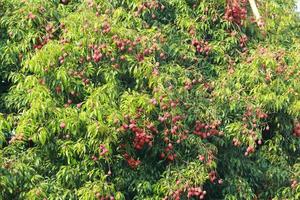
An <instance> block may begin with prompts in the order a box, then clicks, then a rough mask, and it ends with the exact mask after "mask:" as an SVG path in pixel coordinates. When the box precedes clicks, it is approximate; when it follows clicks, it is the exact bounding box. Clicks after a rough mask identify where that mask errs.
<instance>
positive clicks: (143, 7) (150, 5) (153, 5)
mask: <svg viewBox="0 0 300 200" xmlns="http://www.w3.org/2000/svg"><path fill="white" fill-rule="evenodd" d="M152 9H154V10H158V9H160V10H161V11H163V10H164V9H165V6H164V5H162V4H160V3H159V2H158V1H156V0H153V1H148V2H144V3H142V4H140V5H139V6H138V8H137V11H135V13H134V15H135V16H136V17H137V16H139V15H140V14H142V13H143V12H145V11H147V10H148V11H151V10H152ZM151 18H152V19H156V15H155V14H154V13H152V15H151Z"/></svg>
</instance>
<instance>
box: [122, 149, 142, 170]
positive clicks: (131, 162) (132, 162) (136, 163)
mask: <svg viewBox="0 0 300 200" xmlns="http://www.w3.org/2000/svg"><path fill="white" fill-rule="evenodd" d="M123 156H124V158H125V159H126V161H127V163H128V165H129V166H130V167H131V168H132V169H136V168H137V167H138V166H139V165H140V164H141V161H140V160H135V159H134V158H133V157H131V156H129V155H128V153H125V154H124V155H123Z"/></svg>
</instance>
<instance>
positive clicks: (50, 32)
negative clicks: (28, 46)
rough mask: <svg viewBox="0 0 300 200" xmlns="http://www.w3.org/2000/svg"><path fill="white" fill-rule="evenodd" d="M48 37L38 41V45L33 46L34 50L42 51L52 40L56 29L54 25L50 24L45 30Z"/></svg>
mask: <svg viewBox="0 0 300 200" xmlns="http://www.w3.org/2000/svg"><path fill="white" fill-rule="evenodd" d="M45 30H46V35H44V36H43V37H42V38H41V39H37V44H35V45H34V46H33V48H34V49H41V48H43V46H45V45H46V44H47V43H48V42H49V41H50V40H51V39H52V38H53V33H54V31H55V30H54V27H53V25H52V24H48V25H47V26H46V28H45Z"/></svg>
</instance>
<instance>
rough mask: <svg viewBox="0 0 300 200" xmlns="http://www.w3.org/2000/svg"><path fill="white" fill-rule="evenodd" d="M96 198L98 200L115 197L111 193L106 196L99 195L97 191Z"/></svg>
mask: <svg viewBox="0 0 300 200" xmlns="http://www.w3.org/2000/svg"><path fill="white" fill-rule="evenodd" d="M95 196H96V198H97V199H99V200H115V197H114V196H112V195H108V196H101V194H100V193H99V192H97V193H96V194H95Z"/></svg>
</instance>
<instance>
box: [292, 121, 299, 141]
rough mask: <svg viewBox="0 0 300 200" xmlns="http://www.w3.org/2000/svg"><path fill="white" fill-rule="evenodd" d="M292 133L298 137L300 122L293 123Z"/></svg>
mask: <svg viewBox="0 0 300 200" xmlns="http://www.w3.org/2000/svg"><path fill="white" fill-rule="evenodd" d="M293 135H294V136H296V137H299V138H300V123H297V124H295V126H294V129H293Z"/></svg>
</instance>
